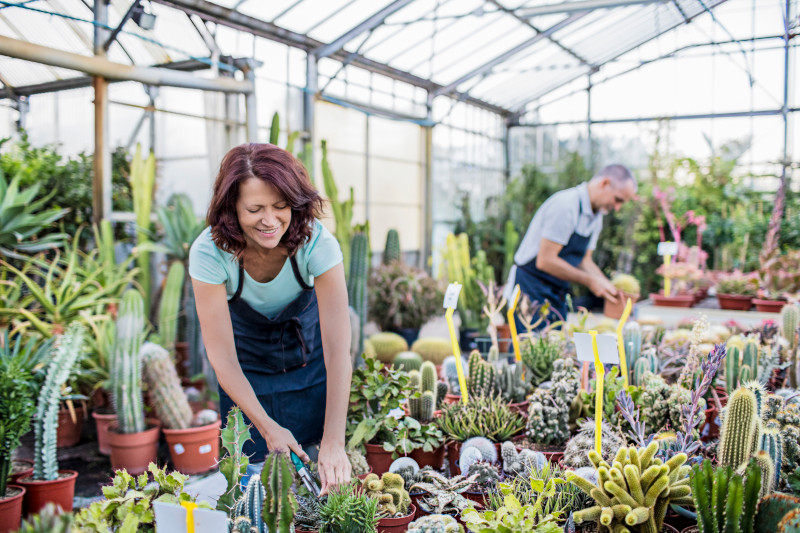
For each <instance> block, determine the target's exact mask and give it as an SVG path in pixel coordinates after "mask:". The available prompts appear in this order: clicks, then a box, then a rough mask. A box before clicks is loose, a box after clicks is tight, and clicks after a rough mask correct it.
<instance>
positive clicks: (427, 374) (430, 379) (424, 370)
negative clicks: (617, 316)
mask: <svg viewBox="0 0 800 533" xmlns="http://www.w3.org/2000/svg"><path fill="white" fill-rule="evenodd" d="M419 373H420V375H421V376H422V383H421V384H420V391H421V392H428V391H430V392H435V391H436V381H437V380H438V376H437V375H436V366H435V365H434V364H433V363H431V362H430V361H425V362H424V363H422V366H421V367H420V369H419Z"/></svg>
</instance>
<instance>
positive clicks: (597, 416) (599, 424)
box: [589, 330, 606, 455]
mask: <svg viewBox="0 0 800 533" xmlns="http://www.w3.org/2000/svg"><path fill="white" fill-rule="evenodd" d="M589 335H591V336H592V350H593V351H594V371H595V374H596V375H597V387H596V389H595V394H596V395H597V396H595V399H594V449H595V451H596V452H597V453H599V454H601V455H602V453H601V451H600V450H601V444H602V435H603V431H602V430H603V378H604V377H605V375H606V369H605V368H604V367H603V363H601V362H600V353H599V352H598V351H597V331H596V330H592V331H590V332H589Z"/></svg>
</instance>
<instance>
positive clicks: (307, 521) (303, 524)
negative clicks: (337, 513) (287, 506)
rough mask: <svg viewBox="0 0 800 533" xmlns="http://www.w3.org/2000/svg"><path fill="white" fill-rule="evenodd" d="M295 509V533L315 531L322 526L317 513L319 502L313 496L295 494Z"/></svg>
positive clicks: (319, 506) (315, 532)
mask: <svg viewBox="0 0 800 533" xmlns="http://www.w3.org/2000/svg"><path fill="white" fill-rule="evenodd" d="M295 499H296V500H297V511H295V513H294V530H295V532H296V533H317V532H318V531H319V529H320V528H321V527H322V518H321V517H320V515H319V510H320V508H321V504H320V501H319V499H318V498H315V497H314V496H302V495H300V494H297V495H296V496H295Z"/></svg>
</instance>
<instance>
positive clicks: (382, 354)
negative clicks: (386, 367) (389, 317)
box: [369, 331, 408, 364]
mask: <svg viewBox="0 0 800 533" xmlns="http://www.w3.org/2000/svg"><path fill="white" fill-rule="evenodd" d="M369 342H370V345H371V346H372V348H373V349H374V350H375V357H377V358H378V360H379V361H380V362H381V363H384V364H390V363H391V362H392V360H393V359H394V356H395V355H397V354H399V353H400V352H404V351H406V350H408V343H407V342H406V340H405V339H404V338H403V337H401V336H400V335H398V334H397V333H391V332H388V331H383V332H380V333H376V334H375V335H373V336H371V337H370V338H369Z"/></svg>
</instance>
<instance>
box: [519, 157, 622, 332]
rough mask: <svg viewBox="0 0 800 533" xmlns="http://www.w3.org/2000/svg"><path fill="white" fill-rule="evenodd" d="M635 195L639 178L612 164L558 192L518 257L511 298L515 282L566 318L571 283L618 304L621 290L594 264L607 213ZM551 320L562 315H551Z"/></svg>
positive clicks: (541, 212)
mask: <svg viewBox="0 0 800 533" xmlns="http://www.w3.org/2000/svg"><path fill="white" fill-rule="evenodd" d="M635 194H636V179H635V178H634V177H633V175H632V174H631V172H630V170H628V169H627V168H626V167H625V166H623V165H609V166H607V167H605V168H604V169H603V170H601V171H600V172H598V173H597V174H595V175H594V177H592V179H591V180H589V181H588V182H585V183H581V184H580V185H578V186H577V187H573V188H571V189H566V190H563V191H559V192H557V193H556V194H554V195H553V196H551V197H550V198H548V199H547V200H546V201H545V202H544V203H543V204H542V206H541V207H540V208H539V210H538V211H536V215H535V216H534V217H533V220H531V223H530V226H528V231H527V232H526V233H525V237H524V238H523V239H522V243H521V244H520V246H519V249H518V250H517V253H516V254H515V255H514V266H513V267H512V268H511V271H510V272H509V275H508V283H507V284H506V288H505V293H506V297H507V298H510V297H511V293H512V291H513V289H514V285H515V284H517V283H518V284H519V286H520V289H521V290H522V292H523V293H525V294H527V295H528V297H529V298H530V299H531V300H532V301H536V302H539V303H540V304H544V302H545V301H549V302H550V309H551V311H555V312H556V313H557V314H558V315H560V317H563V318H564V319H566V317H567V301H566V296H567V290H568V289H569V284H570V283H580V284H581V285H585V286H586V287H588V288H589V290H590V291H592V292H593V293H594V294H595V295H596V296H598V297H599V298H608V299H609V300H611V301H612V302H616V299H617V289H616V288H615V287H614V285H612V284H611V281H609V279H608V278H606V276H605V275H604V274H603V272H602V271H601V270H600V268H599V267H598V266H597V265H596V264H595V262H594V261H593V260H592V251H593V250H594V249H595V247H596V245H597V238H598V236H599V235H600V230H602V229H603V215H604V214H606V213H609V212H610V211H611V210H612V209H613V210H615V211H617V210H619V208H620V207H622V205H623V204H624V203H625V202H627V201H628V200H630V199H631V198H633V196H634V195H635ZM548 319H549V320H550V321H552V320H557V319H558V317H557V316H554V315H553V314H551V315H550V316H549V317H548Z"/></svg>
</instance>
